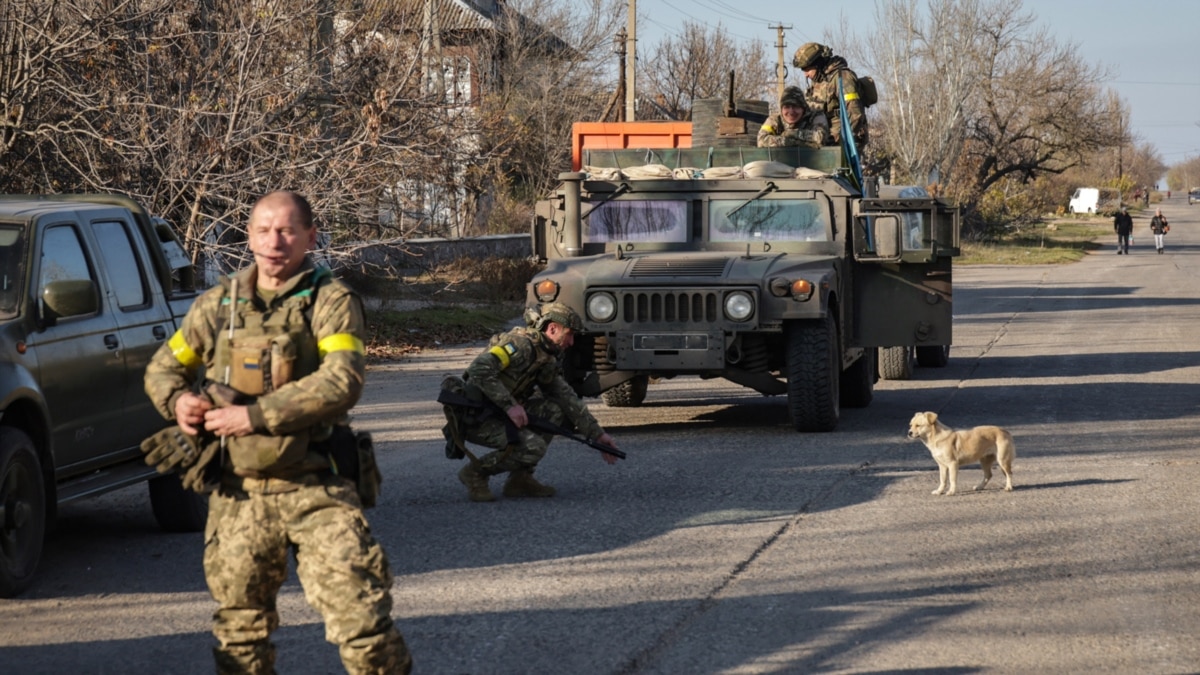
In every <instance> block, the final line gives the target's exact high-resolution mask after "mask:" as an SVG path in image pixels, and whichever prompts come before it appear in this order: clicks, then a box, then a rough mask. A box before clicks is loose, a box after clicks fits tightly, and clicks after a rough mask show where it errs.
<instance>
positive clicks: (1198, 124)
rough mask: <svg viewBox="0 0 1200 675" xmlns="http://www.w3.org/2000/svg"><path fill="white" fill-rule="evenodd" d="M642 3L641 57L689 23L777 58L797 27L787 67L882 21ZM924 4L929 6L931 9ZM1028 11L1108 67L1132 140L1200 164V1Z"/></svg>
mask: <svg viewBox="0 0 1200 675" xmlns="http://www.w3.org/2000/svg"><path fill="white" fill-rule="evenodd" d="M636 2H637V14H638V24H637V37H638V50H639V55H644V54H648V53H649V51H650V49H652V48H653V45H655V44H657V43H658V42H659V41H661V40H662V39H663V38H665V37H667V36H675V37H677V36H678V35H679V33H681V32H682V24H683V22H684V21H685V20H690V21H694V22H699V23H703V24H705V25H707V26H709V27H710V28H715V27H716V26H717V25H718V24H720V25H721V26H722V27H723V28H724V29H725V31H726V32H727V33H728V34H729V35H730V36H731V37H732V38H733V39H735V40H737V41H739V42H741V41H746V42H749V41H751V40H761V41H763V42H765V43H766V44H767V45H768V47H769V48H770V52H771V54H772V55H773V54H774V52H775V50H774V45H775V40H776V31H775V30H774V29H772V28H769V26H774V25H777V24H783V25H785V26H786V25H790V26H791V29H790V30H788V31H786V32H785V37H784V40H785V43H786V46H785V47H784V53H785V54H786V55H787V56H786V57H785V58H787V59H789V60H790V55H791V54H792V53H793V52H794V51H795V50H796V48H797V47H799V46H800V45H802V44H804V43H805V42H809V41H817V42H823V41H824V40H823V36H824V35H825V33H826V32H827V31H828V32H829V33H836V32H837V29H838V26H839V25H840V23H841V16H842V15H845V16H846V17H847V18H848V19H849V21H850V24H851V26H852V27H854V30H855V31H856V32H860V31H861V32H865V31H867V30H869V29H870V28H872V27H873V26H874V21H875V1H874V0H840V1H839V0H824V1H823V2H814V1H811V0H810V1H807V2H796V1H795V0H793V1H791V2H781V1H780V0H636ZM918 3H919V5H921V6H924V0H918ZM1024 8H1025V9H1026V10H1027V11H1030V12H1032V13H1033V14H1034V15H1035V17H1036V21H1037V23H1038V24H1039V25H1044V26H1046V27H1048V28H1049V30H1050V32H1051V34H1052V35H1053V36H1054V37H1055V38H1056V39H1058V41H1059V42H1062V43H1066V42H1070V43H1073V44H1075V45H1076V46H1077V48H1078V51H1079V54H1080V56H1081V57H1082V58H1083V59H1084V60H1085V61H1087V62H1089V63H1092V64H1095V65H1103V66H1106V67H1108V69H1109V70H1110V71H1111V73H1112V77H1111V79H1110V80H1108V82H1107V84H1108V86H1110V87H1112V88H1113V89H1114V90H1116V91H1117V93H1118V94H1119V95H1120V96H1121V97H1122V98H1123V99H1124V100H1125V103H1126V105H1127V106H1128V108H1129V110H1130V111H1131V113H1132V115H1131V116H1132V131H1133V133H1134V134H1135V137H1136V138H1138V139H1139V140H1140V141H1143V142H1148V143H1150V144H1151V145H1153V146H1154V147H1155V149H1157V151H1158V153H1159V156H1160V157H1161V158H1162V160H1163V162H1164V163H1165V164H1167V165H1168V166H1171V165H1174V164H1177V163H1180V162H1183V161H1186V160H1188V159H1190V158H1193V157H1198V156H1200V0H1134V1H1132V2H1129V1H1125V2H1116V1H1115V0H1025V1H1024ZM860 26H862V28H860ZM831 46H832V47H834V52H837V51H838V49H837V45H831ZM850 66H851V67H852V68H853V67H854V64H853V63H851V64H850ZM788 67H789V68H790V67H791V66H790V64H789V66H788ZM856 70H857V71H858V74H859V75H870V73H869V72H864V70H862V69H856ZM886 94H887V92H886V91H880V96H886Z"/></svg>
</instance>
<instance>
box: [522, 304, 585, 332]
mask: <svg viewBox="0 0 1200 675" xmlns="http://www.w3.org/2000/svg"><path fill="white" fill-rule="evenodd" d="M551 321H553V322H554V323H557V324H559V325H561V326H564V327H566V328H570V329H571V330H573V331H581V330H583V320H582V319H580V318H579V314H578V313H577V312H576V311H575V310H573V309H571V308H570V307H568V306H566V305H564V304H563V303H561V302H548V303H546V304H544V305H542V312H541V315H540V316H539V317H538V320H537V323H536V324H534V327H535V328H537V329H538V330H539V331H542V330H545V329H546V324H548V323H550V322H551Z"/></svg>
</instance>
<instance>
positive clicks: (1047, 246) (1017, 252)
mask: <svg viewBox="0 0 1200 675" xmlns="http://www.w3.org/2000/svg"><path fill="white" fill-rule="evenodd" d="M1111 234H1112V219H1111V218H1105V217H1103V216H1077V217H1064V218H1056V219H1053V220H1049V221H1047V222H1045V223H1040V224H1038V225H1034V226H1027V227H1023V228H1019V229H1014V230H1012V231H1010V232H1008V233H1006V234H1005V235H1004V236H1003V237H1000V238H999V239H996V240H992V241H982V242H963V245H962V255H961V256H959V257H958V258H955V259H954V264H955V265H1059V264H1062V263H1070V262H1077V261H1079V260H1081V259H1082V258H1083V257H1084V256H1085V255H1087V254H1088V252H1089V251H1094V250H1096V249H1098V248H1100V244H1098V243H1096V239H1098V238H1100V237H1103V236H1106V235H1111Z"/></svg>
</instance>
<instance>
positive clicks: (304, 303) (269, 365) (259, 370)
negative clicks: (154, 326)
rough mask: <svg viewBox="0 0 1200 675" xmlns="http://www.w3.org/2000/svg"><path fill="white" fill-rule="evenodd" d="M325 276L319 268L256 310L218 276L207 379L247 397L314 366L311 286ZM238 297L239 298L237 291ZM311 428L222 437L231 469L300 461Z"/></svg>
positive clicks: (250, 470)
mask: <svg viewBox="0 0 1200 675" xmlns="http://www.w3.org/2000/svg"><path fill="white" fill-rule="evenodd" d="M329 277H330V272H329V270H328V269H326V268H324V267H319V268H316V269H314V270H312V272H311V273H310V275H309V277H308V279H306V280H305V281H302V282H301V283H299V284H297V286H296V287H294V288H292V289H291V290H290V291H289V292H288V294H287V295H286V296H284V297H276V298H275V299H274V300H272V302H271V303H270V305H269V306H268V307H267V308H266V309H265V311H259V309H258V308H257V307H255V305H254V303H252V302H251V301H250V300H249V299H248V298H246V297H244V296H243V297H238V298H233V297H231V295H230V285H231V278H229V277H226V278H224V279H222V280H221V286H222V287H223V288H224V289H225V295H224V297H223V298H221V304H220V311H219V312H218V315H217V328H218V334H217V341H216V350H215V353H214V355H213V366H212V370H211V371H210V372H209V375H208V377H209V378H210V379H213V380H219V381H221V382H223V383H226V384H228V385H229V386H230V387H232V388H233V389H234V390H236V391H237V392H238V393H240V394H242V395H243V397H245V398H246V399H247V400H253V399H254V398H256V397H258V396H262V395H264V394H269V393H271V392H273V391H276V390H277V389H279V388H280V387H282V386H283V385H285V384H287V383H288V382H292V381H294V380H298V379H300V378H302V377H304V376H306V375H310V374H312V373H315V372H316V371H317V369H318V368H319V367H320V365H321V362H320V353H319V351H318V348H317V338H316V336H315V335H314V334H313V332H312V326H311V316H312V306H313V303H314V302H315V301H316V293H317V289H318V288H319V287H320V285H321V284H322V283H323V282H324V281H325V280H326V279H327V278H329ZM238 294H239V296H242V293H241V291H239V293H238ZM312 431H313V430H310V431H305V432H300V433H296V434H291V435H287V436H268V435H265V434H251V435H249V436H241V437H235V438H229V439H227V442H228V446H229V458H230V460H231V461H232V463H233V467H234V471H235V473H238V474H240V475H244V476H257V475H260V474H262V473H264V472H274V471H277V470H279V469H284V468H286V467H287V466H288V465H291V464H296V463H298V462H300V461H301V460H302V459H304V457H305V454H306V453H307V451H308V445H309V441H310V440H311V439H312Z"/></svg>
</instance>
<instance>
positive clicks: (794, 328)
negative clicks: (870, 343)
mask: <svg viewBox="0 0 1200 675" xmlns="http://www.w3.org/2000/svg"><path fill="white" fill-rule="evenodd" d="M787 347H788V351H787V397H788V415H789V416H790V417H791V419H792V426H794V427H795V428H796V431H833V430H834V429H836V428H837V424H838V414H839V410H838V402H839V401H838V399H839V393H838V389H839V384H840V380H841V358H840V356H839V354H838V335H837V325H836V324H834V321H833V317H832V316H828V315H827V316H825V318H823V319H817V320H814V321H795V322H793V323H791V324H790V325H789V326H788V345H787Z"/></svg>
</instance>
